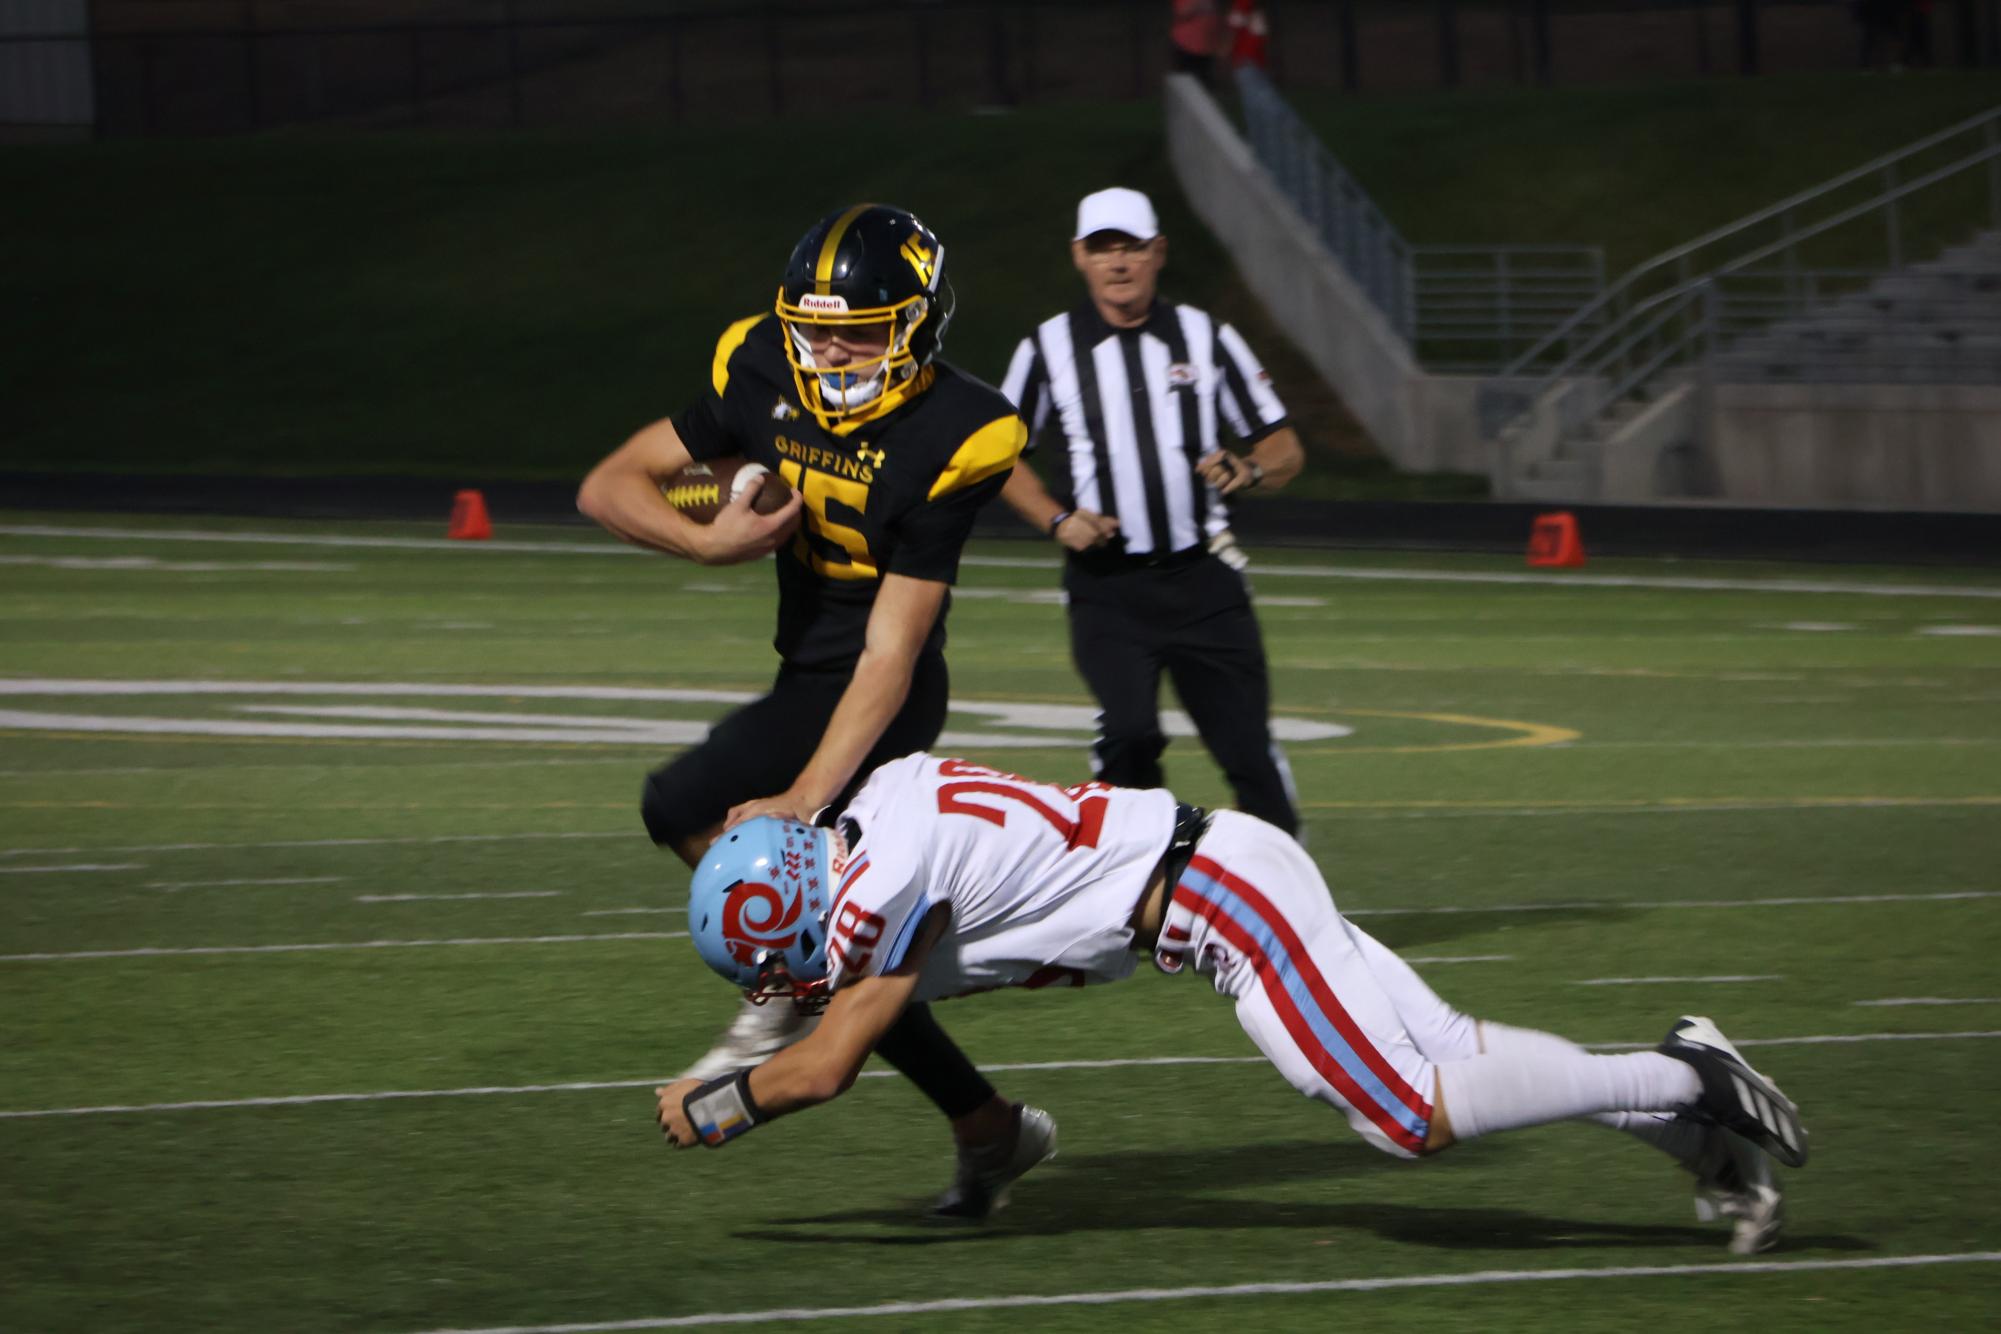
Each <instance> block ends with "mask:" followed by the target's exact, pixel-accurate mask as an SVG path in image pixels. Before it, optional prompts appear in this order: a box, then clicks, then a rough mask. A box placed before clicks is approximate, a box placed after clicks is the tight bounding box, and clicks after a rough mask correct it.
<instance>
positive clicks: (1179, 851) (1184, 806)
mask: <svg viewBox="0 0 2001 1334" xmlns="http://www.w3.org/2000/svg"><path fill="white" fill-rule="evenodd" d="M1211 818H1212V817H1211V816H1210V813H1209V812H1208V811H1206V810H1204V809H1202V807H1200V806H1190V805H1189V804H1188V803H1187V802H1176V803H1175V804H1174V834H1173V836H1172V837H1170V838H1169V839H1168V840H1167V855H1166V856H1165V857H1163V858H1161V862H1160V873H1161V875H1162V876H1163V877H1164V878H1165V879H1166V881H1167V892H1166V894H1165V896H1164V897H1162V899H1161V901H1160V911H1161V915H1162V918H1163V920H1165V917H1166V913H1167V905H1168V904H1169V903H1171V902H1173V900H1174V887H1175V885H1176V884H1178V883H1180V880H1181V873H1182V872H1183V871H1186V870H1187V869H1188V861H1189V859H1190V858H1191V857H1193V856H1194V855H1195V845H1196V844H1197V843H1200V842H1201V841H1202V836H1203V835H1204V834H1206V833H1208V832H1209V821H1210V819H1211Z"/></svg>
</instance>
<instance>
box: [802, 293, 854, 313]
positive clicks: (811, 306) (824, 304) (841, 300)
mask: <svg viewBox="0 0 2001 1334" xmlns="http://www.w3.org/2000/svg"><path fill="white" fill-rule="evenodd" d="M799 309H801V310H822V311H828V312H830V313H833V314H839V315H845V314H847V312H848V299H847V298H846V297H844V296H821V295H820V294H819V293H818V292H808V293H806V295H804V296H802V297H800V298H799Z"/></svg>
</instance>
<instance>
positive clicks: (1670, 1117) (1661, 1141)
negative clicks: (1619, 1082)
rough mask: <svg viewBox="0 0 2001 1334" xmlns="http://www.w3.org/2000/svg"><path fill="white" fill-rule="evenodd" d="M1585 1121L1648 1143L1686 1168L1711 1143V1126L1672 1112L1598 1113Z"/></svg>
mask: <svg viewBox="0 0 2001 1334" xmlns="http://www.w3.org/2000/svg"><path fill="white" fill-rule="evenodd" d="M1585 1120H1587V1121H1596V1122H1597V1123H1598V1124H1599V1125H1601V1126H1604V1127H1605V1128H1606V1129H1607V1130H1623V1131H1625V1132H1626V1133H1627V1134H1628V1135H1631V1136H1633V1138H1635V1139H1640V1140H1645V1141H1646V1142H1647V1143H1649V1144H1651V1145H1653V1146H1654V1147H1655V1148H1656V1149H1659V1150H1660V1151H1661V1152H1662V1153H1664V1154H1666V1155H1667V1156H1668V1157H1670V1158H1672V1159H1674V1160H1675V1161H1676V1162H1678V1163H1680V1164H1681V1165H1682V1166H1684V1167H1688V1166H1691V1165H1693V1164H1694V1162H1695V1160H1696V1159H1698V1158H1700V1157H1701V1156H1702V1150H1703V1148H1704V1146H1706V1145H1707V1144H1708V1142H1709V1127H1708V1126H1705V1125H1702V1124H1700V1123H1699V1122H1695V1121H1689V1120H1685V1119H1683V1118H1682V1117H1678V1116H1676V1115H1674V1114H1673V1113H1672V1112H1598V1113H1596V1114H1594V1115H1592V1116H1588V1117H1586V1118H1585Z"/></svg>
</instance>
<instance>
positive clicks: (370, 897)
mask: <svg viewBox="0 0 2001 1334" xmlns="http://www.w3.org/2000/svg"><path fill="white" fill-rule="evenodd" d="M561 897H563V891H562V890H560V889H512V890H506V891H503V892H500V893H495V894H357V895H355V896H354V901H355V902H356V903H456V902H459V901H460V900H463V899H559V898H561Z"/></svg>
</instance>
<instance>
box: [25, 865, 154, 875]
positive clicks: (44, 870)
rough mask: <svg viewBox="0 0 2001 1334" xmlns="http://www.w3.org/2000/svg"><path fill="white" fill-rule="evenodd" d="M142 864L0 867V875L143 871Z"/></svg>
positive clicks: (143, 866)
mask: <svg viewBox="0 0 2001 1334" xmlns="http://www.w3.org/2000/svg"><path fill="white" fill-rule="evenodd" d="M145 869H146V867H145V864H144V863H142V862H79V863H77V864H76V865H74V866H0V875H61V874H63V873H64V872H65V871H143V870H145Z"/></svg>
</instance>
